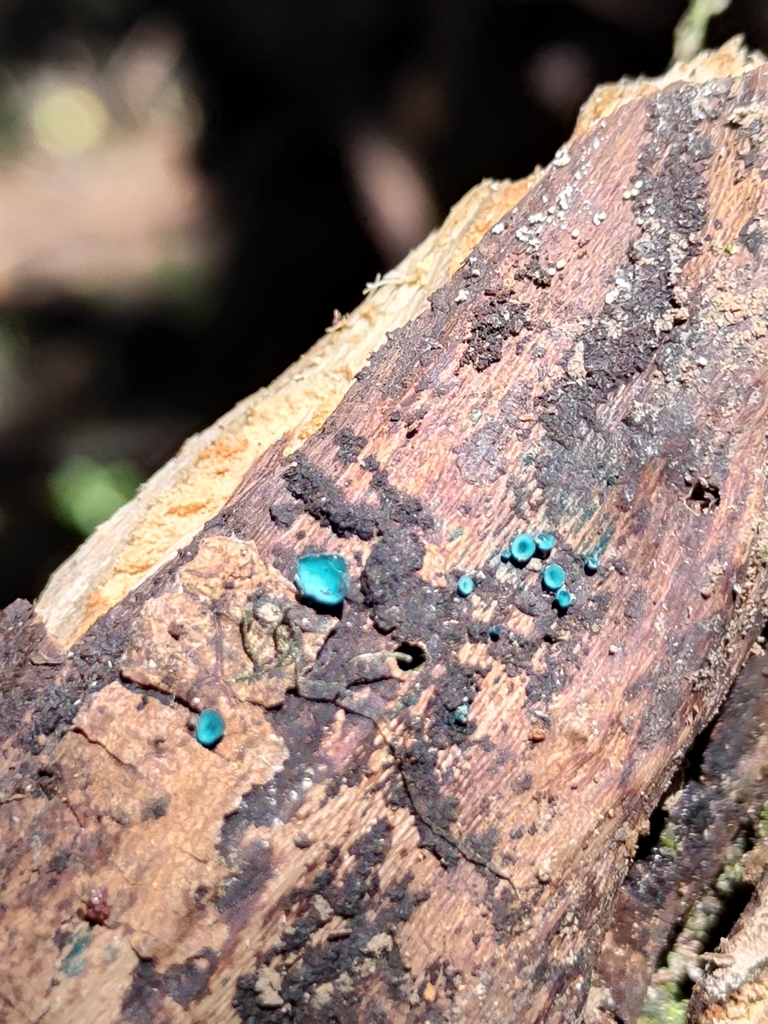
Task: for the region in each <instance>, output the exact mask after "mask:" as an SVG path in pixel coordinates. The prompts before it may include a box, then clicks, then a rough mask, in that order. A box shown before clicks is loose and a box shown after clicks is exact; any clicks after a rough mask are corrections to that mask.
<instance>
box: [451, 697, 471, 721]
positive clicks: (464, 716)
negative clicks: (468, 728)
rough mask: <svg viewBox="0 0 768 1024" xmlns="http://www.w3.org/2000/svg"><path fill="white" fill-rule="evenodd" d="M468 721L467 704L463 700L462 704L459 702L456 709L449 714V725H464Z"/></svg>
mask: <svg viewBox="0 0 768 1024" xmlns="http://www.w3.org/2000/svg"><path fill="white" fill-rule="evenodd" d="M468 721H469V704H467V702H466V701H464V703H463V704H459V706H458V707H457V708H456V710H455V711H454V712H453V714H452V715H451V725H466V724H467V722H468Z"/></svg>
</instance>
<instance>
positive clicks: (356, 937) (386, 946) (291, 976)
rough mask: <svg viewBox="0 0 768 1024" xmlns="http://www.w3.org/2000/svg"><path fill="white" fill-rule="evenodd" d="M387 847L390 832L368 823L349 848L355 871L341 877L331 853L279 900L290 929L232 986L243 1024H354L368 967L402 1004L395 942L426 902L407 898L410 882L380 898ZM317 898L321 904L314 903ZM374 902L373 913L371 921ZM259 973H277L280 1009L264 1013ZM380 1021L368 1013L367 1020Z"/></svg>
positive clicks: (402, 976)
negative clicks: (336, 926) (333, 924)
mask: <svg viewBox="0 0 768 1024" xmlns="http://www.w3.org/2000/svg"><path fill="white" fill-rule="evenodd" d="M390 842H391V825H390V824H389V823H388V822H386V821H381V820H379V821H374V822H373V823H372V824H371V826H370V828H369V829H368V831H367V832H366V833H365V834H364V835H363V836H361V837H360V838H359V839H358V840H357V841H356V842H355V843H353V844H352V846H351V847H350V850H349V853H350V855H351V857H352V859H353V864H352V866H351V867H350V868H349V869H348V870H347V871H345V872H344V873H343V874H341V875H339V873H338V866H339V863H340V857H339V852H338V851H337V850H336V851H329V855H328V858H327V860H326V865H325V869H324V870H323V871H321V872H320V873H319V874H318V876H317V877H316V878H315V880H314V881H313V882H312V883H311V884H310V885H309V886H307V887H306V888H303V889H296V890H294V891H293V892H291V893H288V894H287V895H286V896H285V897H284V899H283V901H282V903H281V909H282V910H284V911H285V912H287V913H289V914H290V915H291V916H292V918H293V923H292V924H291V926H290V927H289V928H288V929H286V930H285V931H284V932H283V934H282V935H281V937H280V940H279V942H278V943H277V944H275V945H274V946H273V947H271V948H270V949H268V950H267V951H266V952H265V954H264V955H263V956H262V957H260V958H259V960H257V962H256V964H255V969H254V971H253V972H252V973H251V974H248V975H244V976H241V977H240V978H238V980H237V992H236V995H235V998H234V999H233V1001H232V1005H233V1007H234V1008H235V1010H236V1012H237V1013H238V1015H239V1016H240V1018H241V1019H242V1020H243V1021H244V1022H251V1021H252V1022H256V1021H258V1022H259V1024H278V1022H281V1021H286V1020H288V1021H291V1022H295V1024H316V1022H317V1021H318V1020H319V1019H322V1020H327V1021H335V1022H349V1024H353V1022H355V1024H357V1021H358V1020H359V1017H358V1014H359V999H360V995H361V993H362V992H363V991H365V988H366V984H367V983H366V975H367V974H368V973H369V972H368V971H362V970H361V969H360V968H361V967H362V965H363V964H364V963H365V962H366V961H367V962H368V963H369V965H370V966H371V967H372V968H373V969H374V970H375V972H376V974H377V976H378V977H379V978H380V979H381V980H382V981H383V982H384V984H385V985H386V987H387V989H388V992H389V995H390V998H391V999H392V1000H393V1001H395V1002H399V1001H405V993H404V991H403V988H402V986H403V984H404V983H405V982H407V980H408V974H407V972H406V971H405V969H404V966H403V962H402V959H401V957H400V953H399V950H398V948H397V944H396V942H395V940H394V934H395V932H396V929H397V927H398V925H400V924H401V923H402V922H404V921H407V920H408V919H409V918H410V916H411V914H412V913H413V911H414V909H415V908H416V907H417V906H418V904H419V903H420V902H422V901H423V900H425V899H427V898H428V896H427V894H426V893H414V892H412V891H411V888H410V887H411V885H412V883H413V877H412V876H411V875H406V876H405V877H403V878H401V879H399V880H398V881H397V882H395V883H394V884H392V885H391V886H390V887H389V888H387V889H386V890H385V891H383V892H382V891H381V889H380V880H379V867H380V865H381V864H382V863H383V861H384V859H385V857H386V854H387V851H388V849H389V844H390ZM345 860H346V859H345ZM317 897H322V901H321V902H320V903H318V902H317ZM374 897H376V906H377V908H378V909H377V913H376V914H375V915H373V916H371V915H370V910H371V907H372V902H373V899H374ZM323 901H325V902H323ZM323 906H325V907H326V910H325V911H323ZM333 913H338V914H340V915H341V916H343V917H344V920H345V928H344V929H343V930H340V931H339V932H338V933H337V934H335V935H332V936H331V937H329V938H328V939H326V940H325V941H324V942H322V943H320V942H316V941H313V937H314V935H315V933H316V932H317V931H318V929H319V928H320V927H321V926H322V925H323V924H325V923H326V922H327V921H328V920H329V915H330V914H333ZM286 957H289V959H288V961H287V962H286ZM264 967H268V968H271V970H273V971H275V972H277V978H278V981H279V985H278V986H276V990H275V993H276V994H275V995H273V998H272V1000H271V1002H272V1003H273V1004H274V1003H280V1005H271V1006H270V1005H266V1003H265V1000H264V999H263V997H261V996H260V994H259V991H258V980H259V972H260V970H261V969H262V968H264ZM320 985H322V986H325V988H324V994H323V1000H322V1003H321V1004H320V1005H318V1004H317V1003H315V1002H314V999H313V997H314V995H315V993H316V991H317V988H318V986H320ZM378 1017H379V1013H378V1011H377V1010H375V1009H373V1010H372V1011H371V1015H370V1016H369V1017H367V1018H366V1019H367V1020H368V1019H370V1020H376V1019H378ZM381 1019H382V1020H383V1019H384V1018H381Z"/></svg>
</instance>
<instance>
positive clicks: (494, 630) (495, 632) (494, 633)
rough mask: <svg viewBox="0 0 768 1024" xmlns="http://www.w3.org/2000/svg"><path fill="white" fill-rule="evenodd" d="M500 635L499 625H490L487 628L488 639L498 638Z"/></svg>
mask: <svg viewBox="0 0 768 1024" xmlns="http://www.w3.org/2000/svg"><path fill="white" fill-rule="evenodd" d="M500 636H501V626H491V628H490V629H489V630H488V639H489V640H498V639H499V638H500Z"/></svg>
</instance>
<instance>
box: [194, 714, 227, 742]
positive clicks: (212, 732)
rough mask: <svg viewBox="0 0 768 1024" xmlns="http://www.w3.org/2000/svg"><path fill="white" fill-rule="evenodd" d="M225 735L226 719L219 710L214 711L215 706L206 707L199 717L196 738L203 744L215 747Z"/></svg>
mask: <svg viewBox="0 0 768 1024" xmlns="http://www.w3.org/2000/svg"><path fill="white" fill-rule="evenodd" d="M223 735H224V719H223V718H222V717H221V715H220V714H219V712H218V711H214V710H213V708H206V709H205V711H201V712H200V715H199V717H198V719H197V728H196V729H195V739H196V740H197V742H198V743H199V744H201V746H203V747H208V749H209V750H210V748H211V747H215V746H216V744H217V743H218V742H219V740H220V739H221V737H222V736H223Z"/></svg>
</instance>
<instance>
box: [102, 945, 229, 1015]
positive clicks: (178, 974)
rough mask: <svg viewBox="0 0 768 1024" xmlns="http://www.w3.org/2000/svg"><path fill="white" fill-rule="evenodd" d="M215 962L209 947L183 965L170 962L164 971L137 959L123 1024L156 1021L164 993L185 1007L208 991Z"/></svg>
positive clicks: (125, 1002) (126, 1001)
mask: <svg viewBox="0 0 768 1024" xmlns="http://www.w3.org/2000/svg"><path fill="white" fill-rule="evenodd" d="M217 963H218V956H217V954H216V953H214V951H213V950H212V949H210V948H209V947H206V948H205V949H201V950H200V952H199V953H196V954H195V956H192V957H190V958H189V959H188V960H185V961H184V963H182V964H172V965H171V966H170V967H169V968H168V970H167V971H165V973H164V974H160V973H159V972H158V971H157V970H155V967H154V964H153V963H152V961H151V960H139V962H138V964H137V965H136V967H135V968H134V971H133V980H132V982H131V986H130V988H129V989H128V991H127V992H126V994H125V997H124V999H123V1004H122V1007H121V1009H122V1014H123V1018H122V1019H123V1020H125V1021H126V1024H156V1022H157V1020H158V1019H159V1016H158V1015H159V1014H160V1013H161V1012H162V1003H163V1000H164V999H165V998H166V997H167V996H170V997H171V999H173V1001H174V1002H175V1003H177V1004H178V1005H179V1006H182V1007H183V1008H184V1009H185V1010H188V1009H189V1007H190V1005H191V1004H192V1003H194V1002H196V1001H197V1000H198V999H201V998H202V997H203V996H204V995H205V994H206V993H207V992H208V983H209V981H210V977H211V975H212V974H213V972H214V970H215V968H216V964H217Z"/></svg>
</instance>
